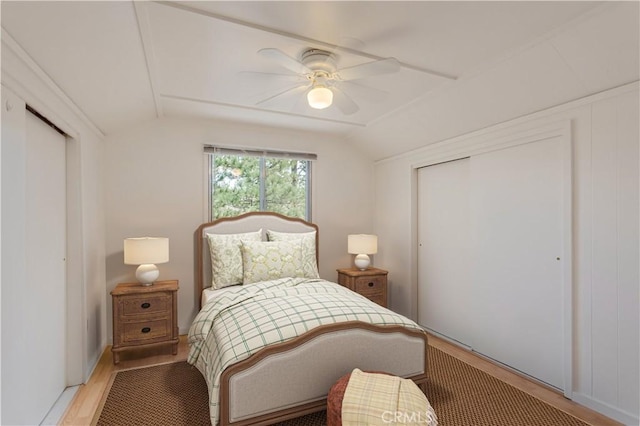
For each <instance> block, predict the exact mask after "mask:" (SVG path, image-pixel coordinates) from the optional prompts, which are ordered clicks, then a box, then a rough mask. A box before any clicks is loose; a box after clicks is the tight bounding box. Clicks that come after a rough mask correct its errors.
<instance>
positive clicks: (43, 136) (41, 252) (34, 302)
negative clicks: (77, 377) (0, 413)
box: [21, 112, 67, 421]
mask: <svg viewBox="0 0 640 426" xmlns="http://www.w3.org/2000/svg"><path fill="white" fill-rule="evenodd" d="M26 115H27V116H26V137H27V146H26V153H27V158H26V160H27V164H26V167H27V174H26V217H25V221H26V266H27V269H26V282H25V283H22V284H21V285H23V286H24V290H25V292H26V293H27V295H28V299H27V300H28V303H27V304H26V309H25V312H24V314H23V315H24V316H23V319H22V320H23V321H25V322H26V323H27V324H28V325H27V329H28V330H27V332H26V333H25V335H24V336H23V338H24V339H26V341H27V343H26V344H27V346H28V348H27V352H26V353H24V354H23V357H24V362H25V364H24V365H23V366H22V367H24V368H25V369H26V372H27V376H28V377H29V380H30V382H29V385H30V387H29V391H28V394H25V395H23V396H22V397H23V398H26V400H25V402H26V403H27V404H28V407H26V409H27V410H28V411H29V412H30V414H29V416H30V418H31V419H32V421H35V420H38V421H42V419H43V418H44V417H45V415H46V414H47V412H48V411H49V409H50V408H51V407H52V406H53V404H54V403H55V402H56V400H57V399H58V397H59V396H60V394H61V393H62V391H64V389H65V386H66V378H65V374H66V373H65V366H66V357H65V355H66V267H65V258H66V249H67V248H66V241H67V237H66V235H67V228H66V211H67V210H66V209H67V207H66V200H67V198H66V159H65V152H66V151H65V150H66V140H65V137H64V136H62V135H61V134H59V133H58V132H56V131H55V130H53V129H52V128H51V127H50V126H49V125H47V124H46V123H44V122H43V121H42V120H40V119H39V118H37V117H36V116H35V115H33V114H31V113H30V112H27V113H26ZM27 360H29V361H27ZM27 362H28V363H27ZM27 395H28V398H27Z"/></svg>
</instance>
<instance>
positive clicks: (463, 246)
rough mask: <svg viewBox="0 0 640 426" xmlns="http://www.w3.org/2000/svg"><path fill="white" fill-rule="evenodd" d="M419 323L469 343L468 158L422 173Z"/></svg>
mask: <svg viewBox="0 0 640 426" xmlns="http://www.w3.org/2000/svg"><path fill="white" fill-rule="evenodd" d="M418 193H419V196H418V203H419V204H418V211H419V214H420V219H419V222H418V279H419V285H418V323H419V324H420V325H422V326H424V327H427V328H428V329H430V330H432V331H435V332H437V333H439V334H442V335H445V336H447V337H448V338H450V339H453V340H457V341H458V342H460V343H463V344H468V343H469V341H470V340H471V331H472V330H471V324H470V322H469V306H470V304H471V303H472V301H471V292H470V290H471V280H470V274H469V273H470V266H469V262H470V258H469V251H468V249H469V159H468V158H466V159H461V160H456V161H451V162H448V163H442V164H436V165H433V166H428V167H423V168H421V169H419V170H418Z"/></svg>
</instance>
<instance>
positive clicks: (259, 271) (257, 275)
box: [242, 241, 302, 284]
mask: <svg viewBox="0 0 640 426" xmlns="http://www.w3.org/2000/svg"><path fill="white" fill-rule="evenodd" d="M242 266H243V270H244V280H243V284H251V283H256V282H258V281H267V280H275V279H278V278H286V277H301V276H302V244H301V242H297V243H296V242H294V241H264V242H263V241H260V242H255V241H243V242H242Z"/></svg>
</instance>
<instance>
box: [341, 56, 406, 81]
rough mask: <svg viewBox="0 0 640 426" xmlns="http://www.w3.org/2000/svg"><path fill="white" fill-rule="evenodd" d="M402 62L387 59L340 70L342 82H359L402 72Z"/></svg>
mask: <svg viewBox="0 0 640 426" xmlns="http://www.w3.org/2000/svg"><path fill="white" fill-rule="evenodd" d="M400 67H401V66H400V62H398V60H397V59H396V58H386V59H381V60H379V61H372V62H366V63H364V64H360V65H355V66H353V67H348V68H343V69H341V70H338V75H339V76H340V79H341V80H345V81H348V80H357V79H359V78H365V77H372V76H374V75H380V74H390V73H394V72H398V71H400Z"/></svg>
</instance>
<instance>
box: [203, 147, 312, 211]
mask: <svg viewBox="0 0 640 426" xmlns="http://www.w3.org/2000/svg"><path fill="white" fill-rule="evenodd" d="M204 151H205V153H206V154H207V156H208V158H209V161H208V173H207V174H208V188H209V189H208V191H207V194H208V206H209V219H210V220H214V219H218V218H221V217H228V216H236V215H239V214H242V213H247V212H253V211H269V212H276V213H281V214H283V215H286V216H292V217H299V218H301V219H306V220H311V162H312V160H315V159H316V155H315V154H303V153H287V152H278V151H257V150H241V149H234V148H221V147H211V146H205V149H204Z"/></svg>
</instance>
